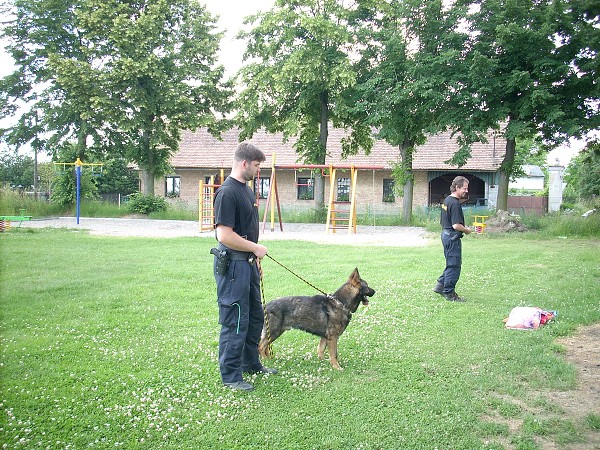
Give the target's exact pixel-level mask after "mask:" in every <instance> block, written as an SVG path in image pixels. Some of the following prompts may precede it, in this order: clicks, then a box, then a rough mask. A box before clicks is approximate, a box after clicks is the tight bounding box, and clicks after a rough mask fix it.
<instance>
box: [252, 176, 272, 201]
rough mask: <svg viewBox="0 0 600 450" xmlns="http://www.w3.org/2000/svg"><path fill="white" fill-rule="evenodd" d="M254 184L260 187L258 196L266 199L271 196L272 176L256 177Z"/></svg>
mask: <svg viewBox="0 0 600 450" xmlns="http://www.w3.org/2000/svg"><path fill="white" fill-rule="evenodd" d="M254 186H256V188H257V189H258V198H263V199H264V198H268V197H269V189H270V188H271V179H270V178H260V179H258V178H256V179H255V180H254ZM255 192H256V191H255Z"/></svg>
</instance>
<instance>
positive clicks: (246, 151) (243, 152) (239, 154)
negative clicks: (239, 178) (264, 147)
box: [233, 142, 267, 162]
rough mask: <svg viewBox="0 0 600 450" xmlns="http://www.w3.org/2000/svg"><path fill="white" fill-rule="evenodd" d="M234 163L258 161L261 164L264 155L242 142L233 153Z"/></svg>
mask: <svg viewBox="0 0 600 450" xmlns="http://www.w3.org/2000/svg"><path fill="white" fill-rule="evenodd" d="M233 159H234V160H235V161H238V162H239V161H248V162H252V161H259V162H263V161H264V160H265V159H267V158H266V157H265V154H264V153H263V152H262V151H261V150H260V149H259V148H258V147H256V146H254V145H252V144H251V143H249V142H242V143H241V144H240V145H238V148H237V150H236V151H235V155H234V157H233Z"/></svg>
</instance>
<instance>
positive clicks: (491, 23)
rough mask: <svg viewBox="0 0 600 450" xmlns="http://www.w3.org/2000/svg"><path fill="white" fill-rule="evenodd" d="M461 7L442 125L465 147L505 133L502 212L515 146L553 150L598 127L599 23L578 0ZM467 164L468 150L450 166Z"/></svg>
mask: <svg viewBox="0 0 600 450" xmlns="http://www.w3.org/2000/svg"><path fill="white" fill-rule="evenodd" d="M466 3H468V4H469V6H470V11H472V12H471V14H470V16H469V17H468V19H469V20H468V22H467V24H468V26H469V32H470V40H469V42H468V45H467V46H466V47H465V52H466V58H465V64H464V71H463V73H462V74H459V77H458V78H457V80H456V87H457V89H456V94H455V95H454V96H453V97H452V98H451V102H450V103H449V107H448V114H447V115H446V121H447V123H449V124H452V126H454V127H456V128H457V129H459V130H460V131H461V132H462V134H463V136H464V141H463V142H465V143H469V142H472V141H474V140H479V139H481V137H482V136H483V134H484V133H485V132H486V131H487V130H488V129H489V128H502V129H503V133H504V136H505V137H506V140H507V144H506V152H505V157H504V159H503V161H502V164H501V167H500V170H499V183H498V205H497V206H498V208H499V209H506V204H507V197H508V182H509V180H510V177H511V176H512V175H513V173H514V170H515V154H516V142H517V140H518V139H526V138H529V137H540V138H542V139H543V140H544V143H545V144H546V145H547V146H549V147H552V146H556V145H559V144H561V143H563V142H565V141H566V140H568V139H569V138H570V137H581V136H583V135H584V134H585V133H586V132H587V131H589V130H591V129H594V128H596V127H597V126H598V123H599V119H600V115H599V111H598V99H599V92H600V91H599V90H600V85H599V84H598V82H597V80H598V60H597V54H598V50H599V49H600V21H599V15H598V11H597V7H596V9H595V10H594V6H593V5H594V3H593V2H591V1H581V0H558V1H556V0H545V1H533V0H482V1H478V2H466ZM469 157H470V151H469V149H468V146H467V145H465V146H463V148H461V150H460V151H459V152H458V153H457V154H456V155H455V156H454V157H453V159H452V162H453V163H456V164H459V165H462V164H464V163H465V162H466V160H467V159H468V158H469Z"/></svg>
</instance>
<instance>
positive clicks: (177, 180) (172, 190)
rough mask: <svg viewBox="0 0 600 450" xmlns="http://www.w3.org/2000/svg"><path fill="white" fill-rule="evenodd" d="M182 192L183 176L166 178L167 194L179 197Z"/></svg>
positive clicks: (167, 195)
mask: <svg viewBox="0 0 600 450" xmlns="http://www.w3.org/2000/svg"><path fill="white" fill-rule="evenodd" d="M180 194H181V177H177V176H168V177H166V179H165V196H166V197H179V195H180Z"/></svg>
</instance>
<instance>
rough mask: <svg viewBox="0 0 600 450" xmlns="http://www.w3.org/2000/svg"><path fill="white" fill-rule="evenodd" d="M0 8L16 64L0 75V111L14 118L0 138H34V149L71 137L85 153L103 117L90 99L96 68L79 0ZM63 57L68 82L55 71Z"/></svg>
mask: <svg viewBox="0 0 600 450" xmlns="http://www.w3.org/2000/svg"><path fill="white" fill-rule="evenodd" d="M2 9H3V11H4V12H5V14H6V15H7V16H8V17H10V20H9V21H8V22H6V23H4V24H3V27H2V38H3V39H5V40H6V41H7V42H8V45H7V46H6V51H7V52H8V54H9V55H10V56H12V59H13V61H14V63H15V66H16V69H15V71H14V72H13V73H11V74H10V75H8V76H6V77H5V78H3V79H2V80H0V116H1V117H3V118H6V117H13V119H14V120H13V124H12V125H11V126H9V127H8V128H6V129H4V130H0V134H1V137H2V139H3V140H4V141H5V142H6V143H7V144H9V145H14V146H15V147H17V148H19V147H20V146H22V145H24V144H26V143H28V142H32V145H33V146H34V147H35V148H36V150H45V149H49V148H55V146H57V145H60V144H61V143H63V142H65V141H69V140H75V141H76V142H77V143H78V145H79V156H80V157H81V158H85V149H86V144H87V140H88V136H92V137H93V138H94V139H96V140H100V138H101V136H100V134H99V133H98V132H97V130H99V129H100V128H101V127H100V124H101V123H102V119H101V118H100V117H99V116H98V115H97V114H96V111H95V108H94V105H93V104H92V102H91V100H90V99H92V98H94V97H97V96H98V95H99V94H98V92H99V89H98V82H97V81H98V78H99V73H98V72H99V71H98V70H97V69H92V62H93V55H92V52H91V51H90V43H89V40H88V39H86V37H85V35H84V33H83V31H82V29H81V28H80V27H79V21H78V20H77V11H78V10H79V4H78V2H77V1H71V0H66V1H61V0H49V1H46V0H44V1H41V0H15V1H14V2H4V3H3V4H2ZM61 60H65V61H69V62H70V73H69V77H70V79H71V83H69V82H68V79H61V77H60V74H59V73H57V67H56V64H57V63H58V62H59V61H61Z"/></svg>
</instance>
